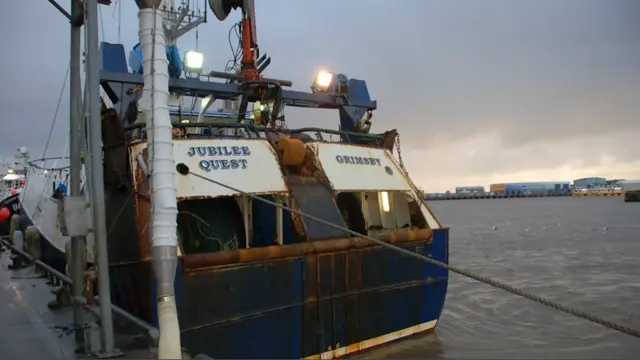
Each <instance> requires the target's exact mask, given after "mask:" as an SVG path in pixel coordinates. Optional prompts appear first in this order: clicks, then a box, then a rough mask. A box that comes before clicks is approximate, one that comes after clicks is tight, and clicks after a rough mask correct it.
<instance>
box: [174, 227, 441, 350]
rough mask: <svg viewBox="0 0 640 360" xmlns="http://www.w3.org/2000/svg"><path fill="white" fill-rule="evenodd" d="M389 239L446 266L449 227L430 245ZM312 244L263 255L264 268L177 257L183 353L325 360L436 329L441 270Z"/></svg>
mask: <svg viewBox="0 0 640 360" xmlns="http://www.w3.org/2000/svg"><path fill="white" fill-rule="evenodd" d="M407 235H408V234H407ZM388 240H389V241H395V244H397V245H398V246H401V247H403V248H406V249H408V250H411V251H415V252H418V253H421V254H424V255H425V256H428V257H430V258H433V259H435V260H438V261H442V262H445V263H446V262H448V229H442V230H436V231H434V232H433V236H432V237H431V240H423V239H415V240H413V241H408V240H409V236H406V237H404V238H403V239H400V240H404V241H398V240H399V239H398V238H395V239H394V238H393V237H391V238H389V239H388ZM360 242H362V243H363V246H360V245H359V243H360ZM365 243H366V244H365ZM320 244H322V245H320ZM354 244H358V245H355V247H353V246H354ZM314 245H317V247H313V248H314V251H313V252H306V253H302V254H300V255H291V256H290V257H287V258H275V257H269V250H267V249H265V250H262V251H264V252H265V254H267V255H264V256H266V257H267V258H268V259H267V260H266V261H253V259H252V260H249V258H248V256H247V257H245V258H242V259H236V260H234V261H237V260H240V261H242V260H244V262H239V263H236V264H229V265H220V266H205V267H204V268H201V269H200V270H197V269H195V268H192V269H187V266H193V265H195V264H194V262H192V260H191V259H190V258H191V256H185V257H184V258H183V261H182V266H183V268H182V269H181V271H180V273H179V275H178V277H177V283H176V291H177V294H178V296H179V297H178V309H179V317H180V326H181V328H182V344H183V346H185V348H187V349H188V350H189V351H190V352H192V353H205V354H208V355H209V356H211V357H213V358H227V359H250V358H262V359H272V358H273V359H275V358H278V359H293V358H297V359H299V358H308V357H310V358H319V357H320V356H321V357H322V358H332V357H340V356H345V355H348V354H352V353H354V352H358V351H362V350H365V349H367V348H370V347H372V346H377V345H381V344H383V343H386V342H389V341H393V340H396V339H400V338H402V337H406V336H409V335H412V334H414V333H417V332H420V331H428V330H432V329H433V328H434V327H435V324H436V322H437V320H438V319H439V317H440V315H441V312H442V308H443V306H444V301H445V297H446V290H447V281H448V273H447V271H446V270H444V269H441V268H439V267H436V266H434V265H431V264H429V263H425V262H421V261H419V260H416V259H411V258H408V257H406V256H404V255H402V254H400V253H398V252H395V251H393V250H390V249H387V248H384V247H382V246H371V245H372V244H371V242H365V241H363V240H357V241H356V240H355V239H336V240H324V241H318V242H317V243H316V244H314ZM272 248H274V247H272ZM283 248H284V247H283ZM302 248H303V247H298V249H302ZM304 248H305V249H308V248H306V247H304ZM288 249H294V248H293V247H288ZM257 250H260V249H257ZM270 251H273V252H274V253H275V252H276V251H278V250H275V249H273V250H270ZM283 251H284V250H283ZM287 251H292V252H293V250H287ZM299 251H302V250H299ZM258 253H259V252H255V253H250V252H245V254H258ZM281 255H283V254H281ZM255 256H257V255H255ZM218 259H220V260H217V261H218V262H219V263H223V261H222V260H221V259H222V258H218ZM227 261H231V258H229V259H228V260H227ZM211 262H213V260H212V261H211ZM201 265H206V264H202V263H201ZM209 265H211V264H209Z"/></svg>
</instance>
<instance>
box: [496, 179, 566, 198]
mask: <svg viewBox="0 0 640 360" xmlns="http://www.w3.org/2000/svg"><path fill="white" fill-rule="evenodd" d="M570 191H571V182H570V181H547V182H524V183H506V184H504V193H505V194H506V195H528V194H531V195H543V194H549V195H550V194H561V193H568V192H570Z"/></svg>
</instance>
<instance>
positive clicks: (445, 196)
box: [425, 193, 571, 201]
mask: <svg viewBox="0 0 640 360" xmlns="http://www.w3.org/2000/svg"><path fill="white" fill-rule="evenodd" d="M569 196H571V193H558V194H555V193H548V194H544V193H542V194H535V193H533V194H505V193H431V194H425V200H427V201H434V200H480V199H521V198H542V197H569Z"/></svg>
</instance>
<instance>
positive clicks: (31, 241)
mask: <svg viewBox="0 0 640 360" xmlns="http://www.w3.org/2000/svg"><path fill="white" fill-rule="evenodd" d="M40 239H41V238H40V230H38V228H37V227H35V226H33V225H31V226H27V229H26V231H25V244H26V250H27V253H28V254H29V255H31V257H33V260H40V261H42V244H41V240H40ZM35 271H36V273H37V274H40V275H41V274H42V272H43V271H42V269H40V268H39V267H38V266H36V267H35Z"/></svg>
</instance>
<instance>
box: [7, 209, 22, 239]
mask: <svg viewBox="0 0 640 360" xmlns="http://www.w3.org/2000/svg"><path fill="white" fill-rule="evenodd" d="M21 225H22V218H21V217H20V215H18V214H13V216H12V217H11V220H10V223H9V244H11V245H14V244H15V242H14V233H15V232H16V231H19V230H20V228H21Z"/></svg>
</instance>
